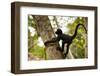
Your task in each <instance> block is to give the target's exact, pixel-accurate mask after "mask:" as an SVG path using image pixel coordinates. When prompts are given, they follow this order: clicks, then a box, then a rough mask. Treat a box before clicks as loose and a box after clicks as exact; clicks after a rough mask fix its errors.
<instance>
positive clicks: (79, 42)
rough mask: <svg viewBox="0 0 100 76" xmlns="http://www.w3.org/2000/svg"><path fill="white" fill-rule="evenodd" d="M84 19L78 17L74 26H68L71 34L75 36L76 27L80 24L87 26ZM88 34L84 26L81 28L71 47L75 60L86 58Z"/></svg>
mask: <svg viewBox="0 0 100 76" xmlns="http://www.w3.org/2000/svg"><path fill="white" fill-rule="evenodd" d="M84 19H85V18H84V17H77V18H76V20H75V21H74V22H73V23H72V24H68V26H67V28H69V34H70V35H73V33H74V31H73V30H75V27H76V25H77V24H78V23H82V24H85V20H84ZM86 40H87V39H86V33H85V30H84V28H83V27H82V26H80V27H79V29H78V33H77V36H76V38H75V39H74V40H73V43H72V45H71V46H70V50H71V51H72V53H73V55H74V57H75V58H85V51H87V50H86V48H87V47H86Z"/></svg>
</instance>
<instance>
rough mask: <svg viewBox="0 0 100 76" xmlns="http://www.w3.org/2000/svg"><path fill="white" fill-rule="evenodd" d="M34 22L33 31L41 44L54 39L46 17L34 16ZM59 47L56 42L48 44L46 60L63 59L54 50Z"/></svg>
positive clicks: (57, 51)
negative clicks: (40, 39) (41, 41)
mask: <svg viewBox="0 0 100 76" xmlns="http://www.w3.org/2000/svg"><path fill="white" fill-rule="evenodd" d="M32 17H33V18H34V21H35V23H36V26H35V29H36V31H37V33H38V35H39V36H40V37H41V38H42V40H43V42H46V41H48V40H51V39H52V38H54V37H55V34H54V32H53V28H52V27H51V24H50V21H49V18H48V16H39V15H38V16H36V15H35V16H34V15H32ZM58 46H59V44H58V43H57V42H55V43H52V44H49V45H48V46H46V47H45V48H46V59H49V60H50V59H52V60H53V59H63V54H62V53H61V52H60V51H59V50H57V49H56V48H57V47H58Z"/></svg>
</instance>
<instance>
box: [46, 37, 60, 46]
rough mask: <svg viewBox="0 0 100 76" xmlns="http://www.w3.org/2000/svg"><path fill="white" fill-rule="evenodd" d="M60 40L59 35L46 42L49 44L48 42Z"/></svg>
mask: <svg viewBox="0 0 100 76" xmlns="http://www.w3.org/2000/svg"><path fill="white" fill-rule="evenodd" d="M58 41H60V39H59V37H55V38H52V39H51V40H49V41H46V42H45V43H44V44H45V45H47V44H48V43H54V42H58Z"/></svg>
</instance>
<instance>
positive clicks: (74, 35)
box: [72, 24, 87, 40]
mask: <svg viewBox="0 0 100 76" xmlns="http://www.w3.org/2000/svg"><path fill="white" fill-rule="evenodd" d="M79 26H83V28H84V29H85V32H86V33H87V30H86V27H85V26H84V25H83V24H78V25H77V26H76V29H75V32H74V34H73V36H72V40H73V39H74V38H75V37H76V35H77V30H78V27H79Z"/></svg>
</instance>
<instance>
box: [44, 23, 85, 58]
mask: <svg viewBox="0 0 100 76" xmlns="http://www.w3.org/2000/svg"><path fill="white" fill-rule="evenodd" d="M80 25H81V26H83V27H84V25H83V24H78V25H77V26H76V29H75V32H74V34H73V35H72V36H69V35H66V34H64V33H62V30H61V29H57V31H56V32H55V33H56V34H57V37H56V38H53V39H52V40H50V41H46V42H45V43H44V44H45V45H47V44H48V43H53V42H59V41H60V40H62V47H61V49H60V47H59V49H60V50H61V51H62V52H63V51H64V45H65V44H66V43H67V51H66V53H65V54H64V57H66V55H67V54H68V52H69V46H70V44H71V43H72V41H73V39H74V38H75V37H76V35H77V30H78V27H79V26H80ZM84 29H85V31H86V32H87V30H86V28H85V27H84Z"/></svg>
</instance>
